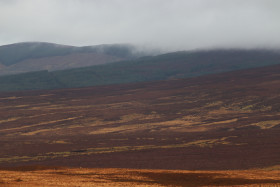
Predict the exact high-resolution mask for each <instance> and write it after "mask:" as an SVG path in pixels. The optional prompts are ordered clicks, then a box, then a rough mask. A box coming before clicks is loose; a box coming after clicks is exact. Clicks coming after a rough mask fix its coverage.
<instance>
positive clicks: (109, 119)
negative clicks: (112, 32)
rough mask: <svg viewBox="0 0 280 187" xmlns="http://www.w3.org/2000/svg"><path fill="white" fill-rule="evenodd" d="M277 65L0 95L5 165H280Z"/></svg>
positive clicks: (0, 160)
mask: <svg viewBox="0 0 280 187" xmlns="http://www.w3.org/2000/svg"><path fill="white" fill-rule="evenodd" d="M279 90H280V65H274V66H268V67H259V68H255V69H248V70H239V71H234V72H226V73H220V74H215V75H207V76H201V77H196V78H189V79H177V80H167V81H158V82H145V83H137V84H135V83H131V84H125V85H124V84H123V85H107V86H96V87H88V88H73V89H61V90H40V91H19V92H9V93H0V115H1V120H0V124H1V125H0V145H1V151H0V166H23V165H46V166H70V167H73V166H75V167H84V168H89V167H93V168H105V167H107V168H138V169H139V168H142V169H184V170H185V169H191V170H197V169H200V170H201V169H205V170H225V169H226V170H228V169H230V170H232V169H249V168H266V167H271V168H273V166H275V165H279V162H280V144H279V133H280V105H279V103H280V95H279Z"/></svg>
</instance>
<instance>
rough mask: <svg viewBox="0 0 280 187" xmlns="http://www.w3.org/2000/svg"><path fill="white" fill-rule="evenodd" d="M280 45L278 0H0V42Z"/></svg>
mask: <svg viewBox="0 0 280 187" xmlns="http://www.w3.org/2000/svg"><path fill="white" fill-rule="evenodd" d="M25 41H44V42H54V43H59V44H69V45H77V46H84V45H97V44H111V43H132V44H140V45H146V46H151V47H160V48H164V49H168V50H183V49H185V50H189V49H198V48H210V47H242V48H254V47H280V0H0V45H4V44H9V43H16V42H25Z"/></svg>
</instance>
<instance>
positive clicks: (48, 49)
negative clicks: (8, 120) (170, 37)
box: [0, 42, 145, 75]
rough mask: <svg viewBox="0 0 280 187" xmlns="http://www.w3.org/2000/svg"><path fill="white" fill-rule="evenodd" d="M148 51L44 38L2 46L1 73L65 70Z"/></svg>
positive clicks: (0, 47) (130, 46) (0, 55)
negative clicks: (61, 41)
mask: <svg viewBox="0 0 280 187" xmlns="http://www.w3.org/2000/svg"><path fill="white" fill-rule="evenodd" d="M142 55H145V53H144V52H141V51H139V50H137V49H136V47H134V46H132V45H128V44H115V45H97V46H85V47H74V46H67V45H58V44H53V43H44V42H26V43H16V44H10V45H4V46H0V75H8V74H17V73H23V72H30V71H40V70H48V71H55V70H63V69H70V68H77V67H85V66H92V65H97V64H106V63H109V62H116V61H120V60H127V59H132V58H137V57H139V56H142Z"/></svg>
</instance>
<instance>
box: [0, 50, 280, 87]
mask: <svg viewBox="0 0 280 187" xmlns="http://www.w3.org/2000/svg"><path fill="white" fill-rule="evenodd" d="M71 55H72V58H74V56H75V55H74V54H71ZM76 55H77V54H76ZM83 57H85V58H92V57H90V56H86V55H85V54H84V56H83ZM52 58H53V59H56V60H58V59H63V57H52ZM77 58H79V57H77ZM41 62H42V64H43V62H44V60H42V59H41ZM274 64H280V53H279V51H270V50H237V49H236V50H210V51H189V52H185V51H183V52H175V53H168V54H163V55H158V56H150V57H148V56H147V57H141V58H138V59H131V60H126V61H119V62H115V63H109V64H103V65H96V66H91V67H84V68H75V69H69V70H62V71H54V72H48V71H40V72H31V73H24V74H18V75H9V76H2V77H0V90H1V91H14V90H36V89H56V88H72V87H89V86H96V85H108V84H122V83H131V82H143V81H156V80H169V79H178V78H187V77H196V76H202V75H207V74H216V73H221V72H228V71H234V70H239V69H250V68H256V67H262V66H270V65H274Z"/></svg>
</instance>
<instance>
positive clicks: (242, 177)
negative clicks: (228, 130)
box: [0, 167, 280, 187]
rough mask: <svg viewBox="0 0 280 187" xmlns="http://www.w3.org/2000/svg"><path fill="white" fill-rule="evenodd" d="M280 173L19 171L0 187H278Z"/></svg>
mask: <svg viewBox="0 0 280 187" xmlns="http://www.w3.org/2000/svg"><path fill="white" fill-rule="evenodd" d="M279 174H280V171H279V170H274V171H265V170H244V171H182V170H173V171H171V170H136V169H83V168H79V169H77V168H76V169H75V168H57V167H53V168H52V167H21V168H12V169H6V170H0V185H1V186H7V187H8V186H9V187H12V186H30V187H32V186H152V187H155V186H190V187H192V186H251V187H253V186H258V187H259V186H275V187H277V186H280V175H279Z"/></svg>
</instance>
